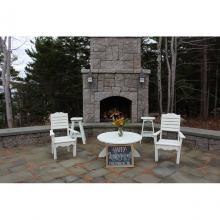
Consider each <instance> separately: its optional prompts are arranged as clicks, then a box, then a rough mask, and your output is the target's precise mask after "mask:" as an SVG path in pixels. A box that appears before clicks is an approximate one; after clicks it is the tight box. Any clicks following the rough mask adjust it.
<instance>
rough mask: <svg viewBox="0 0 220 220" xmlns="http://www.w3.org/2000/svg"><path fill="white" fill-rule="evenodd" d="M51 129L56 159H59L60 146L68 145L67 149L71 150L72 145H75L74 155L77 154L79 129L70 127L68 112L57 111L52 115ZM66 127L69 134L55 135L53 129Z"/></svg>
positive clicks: (52, 149)
mask: <svg viewBox="0 0 220 220" xmlns="http://www.w3.org/2000/svg"><path fill="white" fill-rule="evenodd" d="M50 122H51V129H50V136H51V141H52V142H51V152H52V154H53V155H54V160H56V159H57V148H58V147H67V150H68V151H70V145H72V146H73V157H75V156H76V142H77V134H78V131H75V130H73V129H71V128H69V122H68V114H67V113H63V112H57V113H54V114H51V115H50ZM57 129H59V130H61V129H66V131H67V135H66V136H61V137H55V134H54V131H53V130H57Z"/></svg>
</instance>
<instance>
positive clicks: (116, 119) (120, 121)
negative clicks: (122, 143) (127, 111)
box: [112, 114, 128, 137]
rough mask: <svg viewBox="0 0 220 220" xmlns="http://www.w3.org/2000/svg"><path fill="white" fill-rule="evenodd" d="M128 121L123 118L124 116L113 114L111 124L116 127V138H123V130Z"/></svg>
mask: <svg viewBox="0 0 220 220" xmlns="http://www.w3.org/2000/svg"><path fill="white" fill-rule="evenodd" d="M127 122H128V119H127V118H124V116H121V115H120V114H114V115H112V124H113V125H116V126H117V127H118V136H119V137H121V136H123V128H124V126H125V125H126V124H127Z"/></svg>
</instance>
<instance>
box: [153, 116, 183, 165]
mask: <svg viewBox="0 0 220 220" xmlns="http://www.w3.org/2000/svg"><path fill="white" fill-rule="evenodd" d="M164 131H165V132H175V133H177V139H176V140H175V139H163V136H162V135H163V132H164ZM158 135H160V136H159V139H158ZM153 137H154V145H155V161H156V162H157V161H158V154H159V149H162V150H176V152H177V158H176V163H177V164H179V163H180V153H181V146H182V140H183V138H185V136H184V135H183V133H182V132H181V131H180V115H176V114H174V113H168V114H162V117H161V129H160V130H159V131H157V132H156V133H154V134H153Z"/></svg>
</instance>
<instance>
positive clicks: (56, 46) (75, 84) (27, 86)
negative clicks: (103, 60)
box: [16, 37, 89, 124]
mask: <svg viewBox="0 0 220 220" xmlns="http://www.w3.org/2000/svg"><path fill="white" fill-rule="evenodd" d="M34 44H35V49H28V50H27V51H26V52H27V54H28V55H29V56H30V57H31V58H32V60H33V61H32V62H31V63H29V64H28V65H27V67H26V75H27V76H26V78H25V79H20V80H19V81H20V83H18V84H17V86H16V88H17V90H18V93H17V97H16V98H17V99H19V100H22V103H20V109H21V114H22V115H23V117H22V118H23V119H24V120H25V123H27V124H29V123H31V122H35V123H36V122H39V123H42V122H43V121H45V119H46V118H48V116H49V114H50V113H53V112H68V113H69V116H70V117H71V116H80V115H82V74H81V69H82V68H83V67H85V68H88V65H89V62H88V61H89V41H88V38H85V37H57V38H53V37H37V38H36V39H35V43H34Z"/></svg>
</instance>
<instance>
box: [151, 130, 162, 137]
mask: <svg viewBox="0 0 220 220" xmlns="http://www.w3.org/2000/svg"><path fill="white" fill-rule="evenodd" d="M160 133H161V130H159V131H157V132H155V133H153V134H152V135H153V137H156V136H158V135H159V134H160Z"/></svg>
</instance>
